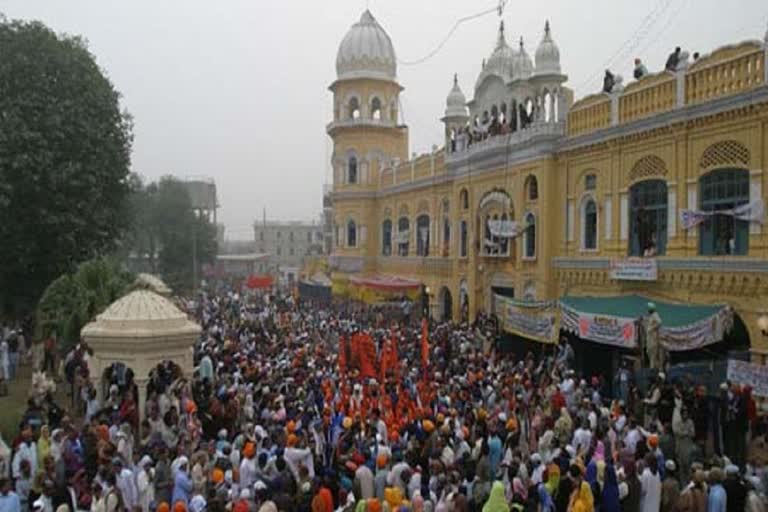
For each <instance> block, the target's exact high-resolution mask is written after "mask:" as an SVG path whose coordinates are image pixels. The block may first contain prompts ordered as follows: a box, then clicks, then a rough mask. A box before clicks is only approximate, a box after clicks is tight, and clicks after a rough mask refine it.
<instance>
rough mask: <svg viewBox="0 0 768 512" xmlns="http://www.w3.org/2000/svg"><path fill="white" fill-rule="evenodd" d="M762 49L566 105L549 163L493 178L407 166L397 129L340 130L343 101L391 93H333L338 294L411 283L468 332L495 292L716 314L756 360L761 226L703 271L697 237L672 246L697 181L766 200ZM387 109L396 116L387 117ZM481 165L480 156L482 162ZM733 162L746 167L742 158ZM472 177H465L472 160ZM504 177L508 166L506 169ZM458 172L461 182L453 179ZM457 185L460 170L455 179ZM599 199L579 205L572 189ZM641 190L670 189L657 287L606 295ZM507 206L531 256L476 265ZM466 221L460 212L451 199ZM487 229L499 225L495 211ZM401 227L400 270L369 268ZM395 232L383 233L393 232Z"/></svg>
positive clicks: (621, 287) (489, 169) (437, 155)
mask: <svg viewBox="0 0 768 512" xmlns="http://www.w3.org/2000/svg"><path fill="white" fill-rule="evenodd" d="M766 63H768V50H767V49H766V45H765V44H759V43H743V44H740V45H735V46H729V47H724V48H722V49H719V50H716V51H715V52H713V53H712V54H711V55H709V56H707V57H705V58H702V59H700V60H699V61H697V62H696V63H694V64H693V65H692V66H691V67H690V68H689V69H688V70H684V71H679V72H677V73H666V72H665V73H661V74H658V75H651V76H649V77H646V78H645V79H643V80H641V81H639V82H635V83H633V84H630V85H629V86H627V88H626V89H625V90H624V91H623V92H621V93H619V94H614V95H606V94H598V95H593V96H589V97H587V98H584V99H582V100H581V101H579V102H577V103H575V104H573V105H570V110H569V113H568V121H567V127H566V128H565V133H564V135H563V137H562V138H561V139H560V140H559V142H558V145H557V147H556V149H555V150H553V151H549V152H544V153H543V154H539V155H536V156H533V157H531V158H528V159H525V158H523V159H522V160H521V159H519V158H515V156H516V155H518V152H522V151H524V149H525V147H527V146H525V147H524V144H526V143H527V144H529V145H531V144H533V145H535V144H537V142H536V141H537V139H536V138H535V136H533V135H532V136H531V137H532V138H531V140H530V141H523V142H521V143H520V144H518V145H510V146H509V147H507V148H506V151H507V155H508V157H507V160H506V162H504V163H502V164H498V163H495V164H492V165H491V164H489V165H484V164H483V163H482V161H483V150H482V149H477V150H475V152H474V153H473V155H474V156H473V157H472V158H470V159H469V163H468V164H462V165H464V167H462V165H459V163H457V160H455V159H454V157H453V156H452V155H450V154H449V153H448V152H447V151H446V150H445V149H444V148H439V149H438V148H435V149H434V150H433V152H432V153H430V154H426V155H421V156H418V157H416V158H413V159H411V160H406V157H407V154H408V140H407V136H408V135H407V129H406V128H404V127H400V126H397V124H396V123H395V122H391V123H389V124H386V125H382V126H379V125H375V126H373V125H371V123H366V122H365V116H367V115H368V111H362V112H361V116H362V117H363V118H364V119H363V121H361V122H360V125H359V126H354V125H352V126H344V127H342V126H340V125H339V123H341V124H343V122H344V118H345V112H344V106H345V105H346V104H347V103H348V99H349V97H350V96H351V95H353V94H359V95H360V96H361V97H362V98H366V99H365V101H361V103H362V104H363V105H368V102H369V101H370V97H371V96H372V95H374V94H381V95H383V96H385V97H386V98H387V101H388V102H390V103H388V104H391V102H392V100H393V99H395V100H396V98H397V95H398V94H399V92H400V90H401V88H400V86H399V85H398V84H395V83H394V82H387V81H381V80H354V81H349V82H336V83H335V84H334V85H333V86H332V87H331V90H332V91H333V92H334V105H335V109H334V110H335V118H334V121H333V123H331V125H329V129H328V132H329V134H330V136H331V137H332V139H333V141H334V194H333V201H334V219H335V224H336V225H337V234H338V240H337V241H336V242H337V243H336V244H335V250H334V255H333V256H332V268H335V269H336V270H335V272H334V274H335V276H334V277H335V278H342V279H343V278H345V277H347V276H349V275H351V274H353V273H363V274H367V275H373V274H385V275H398V276H401V277H406V278H412V279H416V280H418V281H420V282H422V283H423V284H424V285H425V286H428V287H429V288H430V290H431V297H430V301H431V302H432V303H433V304H434V309H433V310H432V311H433V314H442V313H443V312H442V309H441V308H442V297H443V294H444V293H445V292H444V290H448V291H449V292H450V295H451V296H452V311H451V314H452V316H453V318H454V319H456V318H459V316H460V296H461V294H462V292H461V290H462V289H464V290H466V292H467V298H468V301H469V304H468V309H469V314H470V317H474V315H475V314H476V313H477V312H479V311H481V310H488V309H489V308H490V307H491V306H492V298H491V293H490V289H491V287H492V286H496V285H498V286H511V287H514V289H515V295H516V296H517V297H523V296H528V297H533V298H535V299H538V300H543V299H557V298H558V297H561V296H564V295H589V294H594V295H613V294H615V295H618V294H628V293H641V294H645V295H648V296H650V297H653V298H658V299H660V300H670V301H679V302H691V303H703V304H711V303H728V304H730V305H732V306H733V307H734V309H735V311H736V312H737V313H738V314H739V316H740V317H741V319H742V320H743V322H744V323H745V325H746V327H747V329H748V330H749V334H750V338H751V343H752V347H753V350H754V351H755V352H757V353H762V352H763V351H765V352H766V353H768V338H766V337H764V336H763V335H762V334H761V333H760V332H759V330H758V329H757V326H756V320H757V317H758V316H759V315H760V314H761V313H763V312H766V311H768V225H765V226H761V225H759V224H754V223H753V224H751V225H750V234H749V249H748V254H747V255H745V256H717V257H713V256H700V255H699V245H698V244H699V241H698V230H697V229H693V230H690V231H684V230H683V229H682V228H681V226H680V224H679V219H678V210H679V209H680V208H693V209H697V208H699V205H698V198H697V194H698V180H699V179H700V177H701V176H702V175H704V174H706V173H707V172H709V171H711V170H713V169H718V168H730V167H737V168H741V169H746V170H748V171H749V173H750V199H755V198H757V197H762V198H763V200H764V201H766V200H768V183H766V182H765V181H766V174H765V173H766V169H768V85H767V84H766V74H767V73H766V72H765V66H766ZM396 104H397V103H396V102H395V105H396ZM350 150H354V151H356V152H357V153H358V154H361V155H366V158H367V159H368V160H370V162H368V163H367V165H369V166H370V167H369V169H370V171H369V172H368V173H367V174H366V175H365V177H364V179H363V182H362V183H360V184H356V185H351V184H347V183H345V181H344V172H345V167H344V156H345V155H346V154H347V152H349V151H350ZM489 151H490V150H489ZM744 151H746V155H747V156H746V157H745V156H744V155H745V154H744ZM475 156H476V160H477V161H478V162H480V163H477V164H473V162H472V160H473V159H475ZM510 162H512V163H510ZM461 169H464V171H462V170H461ZM467 169H468V170H467ZM587 175H594V176H595V178H596V186H595V188H594V189H593V190H587V189H586V183H585V177H586V176H587ZM530 176H534V177H535V178H536V180H537V183H538V198H537V199H535V200H531V199H530V198H529V197H528V194H527V191H526V179H528V178H529V177H530ZM646 179H663V180H665V181H666V183H667V187H668V200H669V209H670V212H671V214H670V215H669V216H668V221H669V222H670V223H673V224H674V227H673V228H669V229H668V235H669V236H668V240H667V250H666V254H665V255H663V256H660V257H659V258H658V261H659V265H660V272H659V278H658V280H657V281H654V282H640V283H638V282H621V281H615V280H611V279H610V278H609V276H608V269H607V264H608V262H609V260H610V259H614V258H625V257H627V254H628V243H629V242H628V233H627V231H628V229H629V228H628V223H629V220H628V216H629V214H630V212H629V211H628V210H629V205H628V194H629V189H630V187H631V186H632V185H633V184H635V183H638V182H640V181H643V180H646ZM495 189H500V190H503V191H505V192H506V193H507V194H508V195H509V197H510V199H511V205H510V207H509V210H508V212H507V213H509V214H511V216H512V218H513V219H515V220H516V221H518V222H521V221H523V219H524V218H525V216H526V214H527V213H529V212H530V213H533V214H534V215H535V218H536V254H535V257H534V258H525V257H524V256H523V254H524V251H523V242H524V237H522V236H520V237H517V238H515V239H513V240H512V242H511V244H512V249H511V251H510V255H509V257H504V258H499V257H487V256H483V255H481V254H479V247H480V241H481V239H482V232H481V229H480V228H481V226H482V225H483V224H482V219H483V218H484V216H485V215H486V213H487V211H486V210H481V209H480V202H481V200H482V198H483V197H484V196H485V195H486V194H488V193H489V192H491V191H493V190H495ZM463 190H466V191H467V193H468V195H469V201H468V203H469V208H467V209H464V208H463V207H462V204H461V197H462V191H463ZM587 197H591V198H592V199H594V200H595V202H596V203H597V205H598V226H597V233H598V237H597V240H598V242H597V248H595V249H584V248H583V236H582V231H583V226H582V219H581V215H580V208H581V207H582V205H583V204H584V200H585V198H587ZM490 208H496V213H501V212H500V210H499V207H498V205H496V206H491V207H490ZM421 214H428V215H429V217H430V220H431V224H430V248H429V256H428V257H416V256H415V249H416V244H417V240H416V236H417V235H416V230H415V223H416V218H417V216H419V215H421ZM401 216H407V217H408V218H409V220H410V226H411V229H410V253H409V256H408V257H399V256H397V255H396V243H395V241H394V240H393V255H391V256H383V255H382V243H381V240H382V232H381V226H382V222H383V221H384V220H386V219H390V220H391V221H392V223H393V225H394V226H395V227H396V226H397V221H398V218H399V217H401ZM444 219H448V221H449V223H450V243H448V244H446V243H445V242H444V240H443V222H444ZM350 220H352V221H354V222H355V224H356V227H357V244H356V246H355V247H349V246H348V244H346V243H345V242H346V226H347V223H348V221H350ZM461 221H466V222H467V223H468V225H469V230H468V232H469V243H468V253H467V256H466V257H461V256H460V254H459V250H460V247H459V244H460V222H461ZM395 231H396V228H395Z"/></svg>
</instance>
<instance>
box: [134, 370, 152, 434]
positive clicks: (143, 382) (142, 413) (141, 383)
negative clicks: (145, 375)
mask: <svg viewBox="0 0 768 512" xmlns="http://www.w3.org/2000/svg"><path fill="white" fill-rule="evenodd" d="M133 382H134V384H136V388H137V389H138V391H139V403H138V404H137V406H138V408H139V429H138V432H139V437H140V438H141V437H143V435H144V432H142V431H141V424H142V422H143V421H144V419H145V418H146V417H147V410H146V409H147V383H148V382H149V379H134V381H133Z"/></svg>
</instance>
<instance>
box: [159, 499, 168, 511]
mask: <svg viewBox="0 0 768 512" xmlns="http://www.w3.org/2000/svg"><path fill="white" fill-rule="evenodd" d="M157 512H171V506H170V505H169V504H168V502H165V501H162V502H160V504H159V505H158V506H157Z"/></svg>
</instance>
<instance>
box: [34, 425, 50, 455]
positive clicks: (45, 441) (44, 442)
mask: <svg viewBox="0 0 768 512" xmlns="http://www.w3.org/2000/svg"><path fill="white" fill-rule="evenodd" d="M50 453H51V428H50V427H49V426H48V425H43V426H42V427H40V438H39V439H38V440H37V460H45V458H46V457H47V456H48V454H50Z"/></svg>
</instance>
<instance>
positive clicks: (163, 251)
mask: <svg viewBox="0 0 768 512" xmlns="http://www.w3.org/2000/svg"><path fill="white" fill-rule="evenodd" d="M130 204H131V211H132V215H133V217H132V219H133V223H132V226H131V229H130V230H129V235H128V236H127V237H126V240H125V247H124V249H125V250H127V251H128V252H130V253H131V254H133V255H134V257H139V258H140V259H142V260H144V262H145V263H146V266H147V267H149V269H148V270H150V271H152V272H153V273H159V274H160V275H162V277H163V280H164V281H165V282H166V283H167V284H168V285H169V286H170V287H171V288H172V289H173V290H176V291H177V292H178V291H183V290H188V289H190V288H191V287H192V284H193V280H194V279H193V274H194V270H193V266H194V256H195V255H196V256H197V264H198V268H201V267H202V265H204V264H206V263H212V262H213V260H214V258H215V256H216V251H217V244H216V226H214V225H213V224H212V223H211V222H209V221H208V219H207V218H205V217H203V216H198V215H197V214H196V213H195V212H194V210H193V209H192V202H191V200H190V198H189V193H188V191H187V188H186V187H185V186H184V183H182V182H181V181H179V180H177V179H176V178H173V177H171V176H166V177H164V178H162V179H161V180H160V181H159V182H155V183H150V184H148V185H141V186H138V187H135V188H134V190H133V192H132V194H131V200H130ZM124 252H125V251H124ZM198 275H200V274H198Z"/></svg>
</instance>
